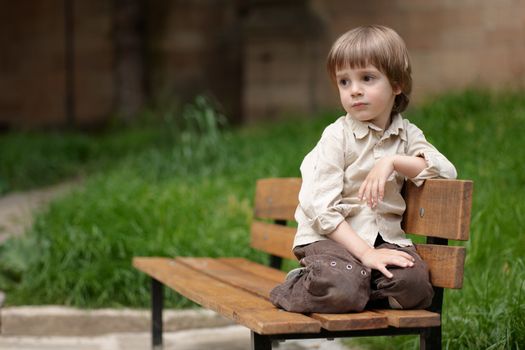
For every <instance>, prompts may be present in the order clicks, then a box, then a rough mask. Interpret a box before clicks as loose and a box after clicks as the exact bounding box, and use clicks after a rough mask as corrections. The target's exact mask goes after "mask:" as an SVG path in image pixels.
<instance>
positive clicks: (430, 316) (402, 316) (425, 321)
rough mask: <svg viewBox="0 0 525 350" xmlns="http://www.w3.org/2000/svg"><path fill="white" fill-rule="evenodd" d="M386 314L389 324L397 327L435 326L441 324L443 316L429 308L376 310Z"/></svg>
mask: <svg viewBox="0 0 525 350" xmlns="http://www.w3.org/2000/svg"><path fill="white" fill-rule="evenodd" d="M375 311H376V312H378V313H380V314H382V315H385V316H386V317H387V319H388V324H389V325H390V326H392V327H396V328H410V327H435V326H439V325H440V324H441V317H440V315H439V314H438V313H436V312H431V311H427V310H390V309H385V310H375Z"/></svg>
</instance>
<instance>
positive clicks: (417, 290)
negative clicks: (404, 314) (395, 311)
mask: <svg viewBox="0 0 525 350" xmlns="http://www.w3.org/2000/svg"><path fill="white" fill-rule="evenodd" d="M396 272H397V273H396ZM396 272H393V274H394V277H393V278H392V280H394V283H395V284H397V288H393V290H395V291H396V293H393V295H391V296H392V297H393V298H394V299H395V300H396V301H397V303H399V305H400V306H401V307H402V308H403V309H425V308H427V307H429V306H430V304H431V303H432V298H433V297H434V289H433V288H432V285H431V284H430V277H429V273H428V269H427V266H426V264H425V263H424V262H420V263H419V264H416V265H415V266H414V267H412V268H406V269H399V270H397V271H396Z"/></svg>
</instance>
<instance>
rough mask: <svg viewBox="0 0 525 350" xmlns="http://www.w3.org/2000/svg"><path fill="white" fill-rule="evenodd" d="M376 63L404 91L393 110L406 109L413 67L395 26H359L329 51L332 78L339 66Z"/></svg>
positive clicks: (335, 43) (395, 111)
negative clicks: (392, 27)
mask: <svg viewBox="0 0 525 350" xmlns="http://www.w3.org/2000/svg"><path fill="white" fill-rule="evenodd" d="M370 64H371V65H373V66H375V67H376V68H377V69H379V70H380V71H381V72H382V73H383V74H385V75H386V76H387V77H388V80H389V81H390V85H392V87H397V88H399V89H400V90H401V93H400V94H399V95H397V96H396V98H395V102H394V106H393V107H392V113H400V112H403V111H404V110H405V109H406V108H407V106H408V103H409V96H410V92H411V91H412V76H411V72H412V69H411V67H410V58H409V56H408V50H407V47H406V45H405V42H404V41H403V39H402V38H401V37H400V36H399V35H398V34H397V33H396V32H395V31H394V30H393V29H391V28H388V27H385V26H380V25H369V26H363V27H357V28H355V29H352V30H350V31H348V32H346V33H344V34H343V35H341V36H340V37H339V38H338V39H337V40H336V41H335V42H334V44H333V45H332V49H331V50H330V53H329V54H328V59H327V63H326V66H327V69H328V73H329V74H330V78H331V79H332V81H334V82H335V81H336V78H335V74H336V71H337V70H340V69H344V68H347V67H350V68H364V67H366V66H367V65H370Z"/></svg>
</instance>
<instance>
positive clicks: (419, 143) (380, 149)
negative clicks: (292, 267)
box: [294, 114, 457, 247]
mask: <svg viewBox="0 0 525 350" xmlns="http://www.w3.org/2000/svg"><path fill="white" fill-rule="evenodd" d="M394 154H401V155H408V156H421V157H424V159H425V161H426V163H427V167H426V168H425V169H424V170H423V171H422V172H421V173H419V174H418V175H417V176H416V177H415V178H413V179H410V180H411V181H412V182H414V183H415V184H416V185H417V186H420V185H421V184H422V183H423V182H424V180H425V179H430V178H456V175H457V174H456V169H455V168H454V166H453V165H452V164H451V163H450V161H448V160H447V159H446V158H445V157H444V156H443V155H442V154H441V153H439V151H438V150H437V149H436V148H435V147H434V146H432V145H431V144H430V143H429V142H427V140H426V139H425V136H424V135H423V132H422V131H421V130H420V129H419V128H418V127H417V126H415V125H414V124H411V123H410V122H409V121H408V120H406V119H403V118H402V117H401V115H399V114H397V115H395V116H393V118H392V122H391V123H390V126H389V127H388V129H387V130H386V131H385V132H384V134H382V130H381V129H380V128H379V127H377V126H375V125H374V124H372V123H367V122H360V121H357V120H354V119H352V118H351V117H350V116H349V115H346V116H343V117H340V118H339V119H337V120H336V121H335V122H334V123H333V124H330V125H329V126H328V127H327V128H326V129H325V130H324V132H323V135H322V136H321V139H320V140H319V142H318V143H317V145H316V146H315V147H314V149H313V150H312V151H311V152H310V153H308V154H307V155H306V157H305V158H304V160H303V162H302V164H301V175H302V178H303V183H302V186H301V191H300V192H299V206H298V207H297V210H296V212H295V219H296V220H297V223H298V228H297V233H296V235H295V240H294V247H296V246H299V245H303V244H308V243H312V242H316V241H319V240H322V239H327V237H326V235H327V234H330V233H332V232H333V231H334V230H335V229H336V227H337V226H338V225H339V224H340V223H341V222H342V221H343V220H346V221H347V222H348V223H349V224H350V226H351V227H352V228H353V229H354V231H356V233H357V234H358V235H359V236H360V237H361V238H363V239H364V240H365V241H366V242H367V243H368V244H369V245H370V246H372V247H373V246H374V242H375V240H376V237H377V234H378V233H380V234H381V236H382V237H383V239H384V240H385V241H386V242H388V243H394V244H398V245H400V246H409V245H412V241H411V240H410V239H408V238H406V236H405V233H404V232H403V230H402V229H401V219H402V216H403V213H404V211H405V201H404V199H403V197H402V196H401V188H402V186H403V183H404V181H405V178H404V176H403V175H402V174H399V173H397V172H395V171H394V173H393V174H392V175H391V176H390V178H389V179H388V180H387V183H386V185H385V195H384V199H383V201H380V202H379V203H378V205H377V206H376V207H375V208H370V207H369V206H368V205H367V204H366V203H365V202H364V201H359V200H358V191H359V187H360V186H361V184H362V183H363V181H364V180H365V178H366V176H367V175H368V173H369V172H370V170H371V169H372V167H373V166H374V164H375V163H376V161H377V160H378V159H381V158H383V157H384V156H387V155H394Z"/></svg>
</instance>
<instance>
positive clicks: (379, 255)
mask: <svg viewBox="0 0 525 350" xmlns="http://www.w3.org/2000/svg"><path fill="white" fill-rule="evenodd" d="M361 262H362V263H363V265H365V266H367V267H370V268H372V269H376V270H379V271H380V272H381V273H382V274H383V275H385V276H386V277H388V278H392V277H393V276H394V275H393V274H392V273H391V272H390V271H388V270H387V269H386V267H387V266H389V265H395V266H399V267H412V266H414V258H413V257H412V256H411V255H410V254H408V253H405V252H402V251H399V250H395V249H384V248H383V249H375V248H370V249H368V250H367V251H366V252H365V253H364V254H363V255H362V256H361Z"/></svg>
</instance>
